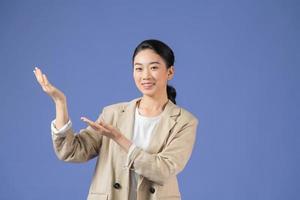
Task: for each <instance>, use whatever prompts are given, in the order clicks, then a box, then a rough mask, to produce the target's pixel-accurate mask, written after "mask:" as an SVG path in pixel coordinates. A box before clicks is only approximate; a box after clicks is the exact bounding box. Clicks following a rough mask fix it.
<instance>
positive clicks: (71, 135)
mask: <svg viewBox="0 0 300 200" xmlns="http://www.w3.org/2000/svg"><path fill="white" fill-rule="evenodd" d="M140 99H141V97H139V98H136V99H134V100H132V101H130V102H122V103H117V104H113V105H110V106H106V107H104V108H103V110H102V112H101V114H100V115H99V117H98V119H97V121H100V119H102V120H104V121H105V122H106V123H109V124H111V125H113V126H115V127H117V128H118V129H119V130H120V131H121V133H122V134H124V135H125V136H126V137H127V138H128V139H131V138H132V134H133V126H134V114H135V108H136V103H137V101H139V100H140ZM197 126H198V120H197V118H196V117H195V116H194V115H192V114H191V113H190V112H188V111H187V110H185V109H183V108H180V107H179V106H177V105H175V104H173V103H172V102H171V101H170V100H169V101H168V103H167V105H166V106H165V109H164V111H163V113H162V118H161V120H160V121H159V123H158V124H157V126H156V127H155V130H154V132H153V137H152V139H151V141H150V144H149V146H148V148H147V149H146V150H143V149H141V148H139V147H136V148H135V149H134V150H133V152H132V153H131V155H130V157H128V156H127V153H125V151H124V150H122V149H121V147H120V146H119V145H118V144H116V143H115V142H114V141H113V140H110V139H108V138H107V137H105V136H102V135H100V134H99V133H97V132H95V131H94V130H93V129H92V128H91V127H90V126H88V127H87V128H85V129H81V130H80V132H79V133H75V132H74V131H73V129H72V128H70V129H69V130H67V132H66V135H65V136H63V135H55V134H52V135H53V136H52V139H53V144H54V149H55V152H56V155H57V156H58V158H59V159H61V160H64V161H66V162H85V161H88V160H90V159H92V158H94V157H96V156H98V160H97V164H96V167H95V171H94V176H93V178H92V183H91V186H90V189H89V194H88V198H87V199H88V200H108V199H109V200H126V199H128V195H129V185H130V173H131V172H132V171H135V172H136V173H137V174H139V177H138V187H137V199H138V200H158V199H166V200H172V199H173V200H175V199H176V200H178V199H180V191H179V188H178V182H177V177H176V175H177V174H178V173H179V172H180V171H181V170H183V168H184V166H185V165H186V163H187V162H188V160H189V158H190V156H191V153H192V149H193V145H194V142H195V136H196V129H197Z"/></svg>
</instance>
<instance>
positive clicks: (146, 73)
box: [142, 68, 150, 79]
mask: <svg viewBox="0 0 300 200" xmlns="http://www.w3.org/2000/svg"><path fill="white" fill-rule="evenodd" d="M142 78H143V79H149V78H150V72H149V70H148V69H147V68H146V69H145V70H143V74H142Z"/></svg>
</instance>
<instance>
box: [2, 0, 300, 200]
mask: <svg viewBox="0 0 300 200" xmlns="http://www.w3.org/2000/svg"><path fill="white" fill-rule="evenodd" d="M299 19H300V3H299V1H296V0H295V1H292V0H272V1H271V0H252V1H238V0H236V1H233V0H228V1H222V0H215V1H214V0H213V1H207V0H206V1H204V0H199V1H174V0H172V1H170V0H165V1H141V0H131V1H121V0H120V1H96V0H89V1H62V0H56V1H52V0H51V1H50V0H49V1H45V0H39V1H38V0H36V1H33V0H27V1H13V0H12V1H9V0H7V1H5V0H1V1H0V67H1V73H0V74H1V75H0V91H1V98H0V101H1V103H0V106H1V107H0V111H1V115H0V117H1V120H0V122H1V139H0V162H1V163H0V199H1V200H2V199H3V200H7V199H12V200H14V199H23V200H40V199H43V200H52V199H56V200H66V199H72V200H82V199H85V198H86V196H87V192H88V188H89V185H90V181H91V177H92V174H93V169H94V165H95V160H92V161H90V162H88V163H85V164H72V163H64V162H62V161H59V160H58V159H57V158H56V156H55V154H54V151H53V148H52V142H51V135H50V122H51V120H52V119H54V117H55V112H54V111H55V110H54V104H53V103H52V101H51V99H50V98H49V97H48V96H47V95H46V94H44V93H43V91H42V90H41V88H40V87H39V85H38V84H37V82H36V80H35V77H34V74H33V72H32V70H33V66H36V65H37V66H40V67H41V68H42V70H44V72H45V73H46V74H47V75H48V76H49V79H50V81H51V82H52V83H54V84H55V85H56V86H57V87H59V88H60V89H61V90H63V91H64V92H65V94H66V96H67V98H68V106H69V114H70V116H71V119H72V121H73V124H74V128H75V130H77V131H79V129H80V128H84V127H85V124H84V123H82V122H81V121H80V117H81V116H87V117H90V118H92V119H96V117H97V115H98V114H99V112H100V111H101V109H102V107H103V106H106V105H110V104H113V103H116V102H120V101H129V100H131V99H133V98H136V97H138V96H140V93H139V91H138V90H137V89H136V87H135V84H134V81H133V78H132V66H131V55H132V53H133V50H134V48H135V46H136V45H137V44H138V43H139V42H141V41H142V40H144V39H148V38H156V39H160V40H162V41H165V42H166V43H167V44H169V45H170V46H171V47H172V48H173V50H174V52H175V56H176V62H175V69H176V73H175V77H174V80H172V81H171V82H170V83H171V84H172V85H174V86H175V87H176V89H177V92H178V98H177V101H178V104H179V105H180V106H182V107H184V108H186V109H187V110H189V111H191V112H192V113H194V114H195V115H196V116H197V117H198V118H199V120H200V124H199V128H198V133H197V134H198V135H197V141H196V146H195V148H194V152H193V155H192V158H191V159H190V161H189V163H188V165H187V166H186V168H185V170H184V171H183V172H182V173H181V174H180V175H179V180H180V189H181V193H182V197H183V199H184V200H192V199H205V200H220V199H222V200H254V199H255V200H297V199H300V193H299V190H300V188H299V185H300V173H299V169H300V160H299V158H300V156H299V155H300V137H299V133H300V129H299V124H300V114H299V111H300V109H299V108H300V105H299V102H300V94H299V85H300V76H299V75H300V73H299V72H300V69H299V67H300V51H299V47H300V44H299V43H300V42H299V41H300V40H299V35H300V23H299Z"/></svg>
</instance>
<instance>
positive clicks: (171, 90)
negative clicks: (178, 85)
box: [167, 85, 176, 104]
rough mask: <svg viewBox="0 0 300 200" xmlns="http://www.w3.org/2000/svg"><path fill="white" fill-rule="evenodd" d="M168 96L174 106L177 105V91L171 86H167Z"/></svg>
mask: <svg viewBox="0 0 300 200" xmlns="http://www.w3.org/2000/svg"><path fill="white" fill-rule="evenodd" d="M167 94H168V99H170V100H171V101H172V102H173V103H174V104H176V100H175V99H176V89H175V88H174V87H173V86H171V85H167Z"/></svg>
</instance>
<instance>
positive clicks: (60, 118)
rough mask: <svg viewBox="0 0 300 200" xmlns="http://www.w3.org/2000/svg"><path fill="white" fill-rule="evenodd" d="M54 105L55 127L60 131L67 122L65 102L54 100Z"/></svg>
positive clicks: (64, 100) (67, 115)
mask: <svg viewBox="0 0 300 200" xmlns="http://www.w3.org/2000/svg"><path fill="white" fill-rule="evenodd" d="M54 103H55V110H56V118H55V126H56V128H57V129H60V128H61V127H63V126H64V125H65V124H66V123H67V122H68V121H69V114H68V107H67V100H66V98H64V99H63V100H56V101H54Z"/></svg>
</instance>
